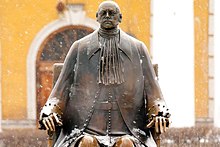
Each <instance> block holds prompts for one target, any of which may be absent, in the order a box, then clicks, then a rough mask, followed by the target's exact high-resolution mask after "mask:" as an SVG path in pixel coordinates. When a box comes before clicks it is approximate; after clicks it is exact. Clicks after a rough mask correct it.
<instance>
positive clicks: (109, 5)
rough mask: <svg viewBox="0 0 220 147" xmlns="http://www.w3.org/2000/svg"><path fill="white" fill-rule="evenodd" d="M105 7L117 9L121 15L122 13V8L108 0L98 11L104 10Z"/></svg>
mask: <svg viewBox="0 0 220 147" xmlns="http://www.w3.org/2000/svg"><path fill="white" fill-rule="evenodd" d="M103 7H112V8H115V9H116V10H117V11H118V12H119V13H121V12H120V7H119V6H118V4H117V3H116V2H114V1H110V0H107V1H104V2H102V3H101V4H100V5H99V8H98V11H99V10H100V8H103Z"/></svg>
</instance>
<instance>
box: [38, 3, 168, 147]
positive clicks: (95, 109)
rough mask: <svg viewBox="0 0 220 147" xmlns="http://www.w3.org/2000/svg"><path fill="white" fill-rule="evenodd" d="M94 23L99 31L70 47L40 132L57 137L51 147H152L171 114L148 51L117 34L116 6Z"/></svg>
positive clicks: (103, 7) (104, 9) (105, 8)
mask: <svg viewBox="0 0 220 147" xmlns="http://www.w3.org/2000/svg"><path fill="white" fill-rule="evenodd" d="M96 18H97V21H98V22H99V23H100V28H98V29H97V30H95V31H94V32H93V33H92V34H90V35H88V36H86V37H84V38H82V39H80V40H78V41H76V42H74V43H73V45H72V46H71V48H70V50H69V52H68V54H67V56H66V59H65V61H64V66H63V68H62V71H61V74H60V76H59V78H58V80H57V82H56V84H55V86H54V88H53V90H52V92H51V94H50V96H49V98H48V100H47V102H46V104H45V106H44V107H43V108H42V110H41V113H40V120H39V124H40V129H45V130H48V131H49V132H50V133H54V134H56V135H55V137H54V140H53V143H52V146H54V147H155V146H157V145H156V137H155V136H157V135H159V134H161V133H163V132H165V131H166V129H167V128H168V127H169V125H170V119H169V117H170V114H169V110H168V108H167V106H166V104H165V101H164V98H163V96H162V93H161V90H160V88H159V85H158V81H157V78H156V76H155V72H154V69H153V66H152V63H151V59H150V57H149V53H148V49H147V47H146V46H145V45H144V43H143V42H141V41H139V40H137V39H135V38H133V37H131V36H129V35H127V34H126V33H125V32H123V31H122V30H121V29H119V27H118V25H119V23H120V22H121V20H122V15H121V12H120V8H119V6H118V5H117V4H116V3H115V2H113V1H104V2H102V3H101V4H100V5H99V8H98V12H97V14H96ZM155 134H156V135H155Z"/></svg>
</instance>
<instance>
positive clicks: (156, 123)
mask: <svg viewBox="0 0 220 147" xmlns="http://www.w3.org/2000/svg"><path fill="white" fill-rule="evenodd" d="M158 119H159V118H158V117H156V118H155V130H156V132H157V133H159V128H158Z"/></svg>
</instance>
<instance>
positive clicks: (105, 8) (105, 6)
mask: <svg viewBox="0 0 220 147" xmlns="http://www.w3.org/2000/svg"><path fill="white" fill-rule="evenodd" d="M96 17H97V21H98V22H99V23H100V26H101V28H103V29H106V30H109V29H113V28H116V27H117V26H118V24H119V23H120V22H121V14H120V10H119V8H118V6H117V5H116V4H115V3H113V2H110V1H109V2H104V3H102V4H101V5H100V6H99V10H98V12H97V15H96Z"/></svg>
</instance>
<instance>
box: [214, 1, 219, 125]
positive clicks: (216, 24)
mask: <svg viewBox="0 0 220 147" xmlns="http://www.w3.org/2000/svg"><path fill="white" fill-rule="evenodd" d="M214 14H215V15H214V31H215V33H214V54H215V66H214V69H215V111H214V125H215V126H216V127H220V90H219V87H220V20H219V18H220V1H219V0H215V1H214Z"/></svg>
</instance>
